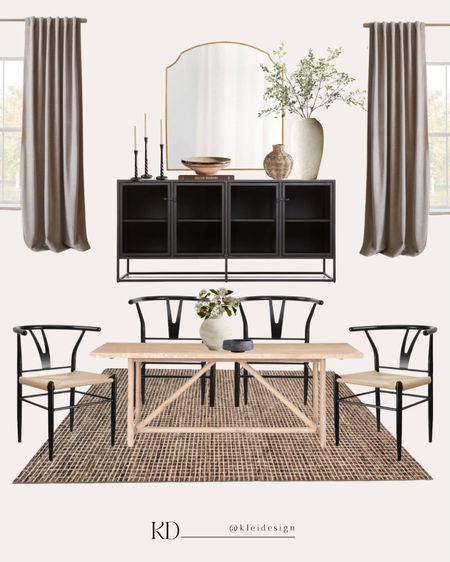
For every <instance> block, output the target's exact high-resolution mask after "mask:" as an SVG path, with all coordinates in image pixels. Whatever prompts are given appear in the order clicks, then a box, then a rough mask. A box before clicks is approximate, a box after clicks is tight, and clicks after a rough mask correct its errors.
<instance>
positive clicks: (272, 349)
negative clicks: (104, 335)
mask: <svg viewBox="0 0 450 562" xmlns="http://www.w3.org/2000/svg"><path fill="white" fill-rule="evenodd" d="M91 355H92V356H94V357H108V358H110V359H118V358H123V359H127V360H128V415H127V420H128V421H127V423H128V431H127V443H128V446H129V447H132V446H133V445H134V440H135V435H136V434H137V433H317V434H318V435H319V441H320V445H321V446H322V447H325V446H326V361H327V360H328V359H358V358H361V357H363V354H362V353H361V352H360V351H358V350H357V349H355V348H354V347H352V346H351V345H349V344H347V343H256V344H255V346H254V349H252V350H251V351H245V352H243V353H232V352H230V351H225V350H220V351H212V350H209V349H208V348H207V347H206V346H205V345H204V344H202V343H179V342H170V343H128V342H120V343H115V342H111V343H105V344H104V345H102V346H101V347H99V348H97V349H95V350H94V351H92V352H91ZM145 362H151V363H156V364H159V363H161V364H164V363H177V362H180V363H183V362H194V363H195V362H196V363H205V365H204V366H202V368H201V369H199V370H197V371H194V370H193V372H192V376H191V377H190V378H189V379H188V381H187V382H185V383H184V384H183V385H182V386H180V387H179V388H178V389H177V390H176V391H175V392H174V393H173V394H171V395H170V396H169V397H168V398H167V399H166V400H164V401H163V402H162V403H161V404H160V405H159V406H158V407H157V408H156V409H155V410H153V411H152V412H150V413H148V414H147V415H146V416H145V417H144V418H143V417H142V402H141V377H140V376H139V374H140V372H141V366H142V363H145ZM218 362H221V363H239V364H240V365H241V366H242V367H243V368H244V369H246V370H247V371H248V373H249V374H250V375H252V376H253V377H254V379H255V380H256V381H258V383H260V384H261V385H262V386H263V387H264V388H266V390H268V391H269V392H270V393H271V394H273V395H274V396H275V397H276V398H277V399H278V400H279V402H280V403H281V404H283V405H284V406H285V407H286V408H288V409H289V410H290V411H291V412H292V413H293V414H294V415H295V416H296V417H297V418H298V419H299V420H300V421H301V422H302V425H299V426H289V427H267V426H265V427H245V426H231V427H230V426H223V427H216V426H209V427H206V426H193V427H185V426H171V427H167V426H165V427H161V426H152V425H151V422H152V421H153V420H154V419H155V418H156V417H157V416H159V415H160V414H161V412H162V411H163V410H165V409H166V408H167V407H168V406H169V405H170V404H172V402H174V401H175V400H176V399H177V398H179V397H180V396H181V394H183V392H186V390H188V388H190V387H191V386H192V385H193V384H195V382H196V381H197V380H199V379H200V377H201V376H202V375H204V374H205V373H207V372H208V371H209V370H210V369H211V367H212V366H213V365H214V364H216V363H218ZM251 363H264V364H276V363H299V364H301V363H310V364H311V365H312V373H313V375H312V386H313V392H312V418H309V417H308V416H307V415H306V414H305V413H304V412H303V411H302V410H300V409H299V408H298V406H296V405H295V404H293V403H292V402H291V401H290V400H288V399H287V398H286V397H285V396H283V394H281V393H280V392H279V391H278V390H277V389H276V388H275V387H274V386H273V385H271V384H270V383H269V382H267V380H266V379H265V378H264V377H263V374H262V373H261V372H260V371H257V370H256V369H255V368H254V367H253V366H252V365H251ZM135 373H137V374H138V375H137V376H135Z"/></svg>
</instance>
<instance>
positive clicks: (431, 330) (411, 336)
mask: <svg viewBox="0 0 450 562" xmlns="http://www.w3.org/2000/svg"><path fill="white" fill-rule="evenodd" d="M350 331H351V332H364V333H365V334H366V336H367V339H368V340H369V342H370V346H371V347H372V351H373V357H374V366H375V371H379V370H381V369H393V370H398V371H414V372H419V373H428V375H429V376H430V377H432V376H433V334H435V333H436V332H437V328H435V327H434V326H422V325H419V324H382V325H377V326H352V327H351V328H350ZM374 331H395V332H397V333H399V335H400V336H401V335H402V332H403V338H401V346H400V354H399V361H398V365H397V364H396V365H381V364H380V353H379V350H378V347H377V346H376V344H375V341H374V336H373V334H371V332H374ZM420 333H422V334H423V335H424V336H428V337H429V340H428V351H427V368H426V369H413V368H411V367H410V361H411V355H412V353H413V350H414V347H415V345H416V343H417V339H418V337H419V335H420Z"/></svg>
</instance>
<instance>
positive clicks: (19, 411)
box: [17, 382, 22, 443]
mask: <svg viewBox="0 0 450 562" xmlns="http://www.w3.org/2000/svg"><path fill="white" fill-rule="evenodd" d="M17 439H18V441H19V443H22V385H21V384H20V383H19V382H18V383H17Z"/></svg>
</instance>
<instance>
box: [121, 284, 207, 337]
mask: <svg viewBox="0 0 450 562" xmlns="http://www.w3.org/2000/svg"><path fill="white" fill-rule="evenodd" d="M186 301H188V302H192V303H194V302H197V301H198V299H197V297H191V296H173V295H171V296H168V295H163V296H149V297H137V298H134V299H130V300H129V301H128V304H133V305H135V306H136V310H137V313H138V316H139V323H140V341H141V342H146V341H149V340H200V337H180V327H181V319H182V311H183V304H184V303H185V302H186ZM157 302H159V303H160V302H165V305H166V306H165V311H166V327H167V335H164V336H163V335H161V336H159V335H158V336H150V335H148V326H147V324H146V318H145V316H146V315H145V314H144V311H143V306H142V303H150V304H151V303H157ZM172 307H174V310H175V313H174V314H173V312H172ZM192 312H193V311H192ZM156 318H157V320H158V322H161V317H160V315H158V316H157V317H156ZM158 328H159V325H158ZM162 331H163V330H162V328H161V332H159V333H162Z"/></svg>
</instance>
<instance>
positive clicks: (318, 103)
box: [258, 43, 365, 118]
mask: <svg viewBox="0 0 450 562" xmlns="http://www.w3.org/2000/svg"><path fill="white" fill-rule="evenodd" d="M327 52H328V54H327V56H326V57H316V55H315V54H314V52H313V51H312V49H310V50H309V51H308V54H307V56H306V57H304V58H302V59H300V61H299V63H298V64H297V66H296V68H295V70H294V71H293V72H291V73H289V72H288V68H287V65H286V63H285V60H284V59H285V56H286V54H287V52H286V50H285V46H284V43H281V45H280V47H279V48H278V49H276V50H275V51H273V55H274V59H275V60H274V62H273V64H272V66H271V67H270V68H269V66H268V65H265V64H262V65H261V68H262V70H263V72H264V76H265V79H266V82H267V88H266V90H265V92H264V100H265V101H266V102H268V107H267V108H266V109H263V110H262V111H260V113H259V114H258V115H259V116H260V117H261V116H262V115H268V114H275V115H282V116H284V115H285V113H286V112H288V113H295V114H297V115H299V116H300V117H303V118H309V117H311V115H312V113H313V112H314V111H316V110H317V109H320V108H325V109H328V108H329V107H330V106H331V105H332V104H333V103H336V102H337V101H342V102H344V103H345V104H347V105H353V106H358V107H361V108H363V109H364V101H365V91H364V90H351V89H349V85H350V84H351V83H352V82H354V81H355V79H354V78H352V77H351V76H349V74H347V73H346V72H341V71H339V70H338V69H337V68H336V66H335V64H334V62H335V61H336V59H337V58H338V57H339V56H340V55H341V53H342V49H341V48H338V49H331V48H328V49H327Z"/></svg>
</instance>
